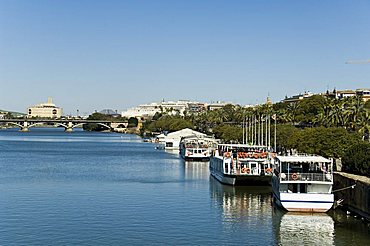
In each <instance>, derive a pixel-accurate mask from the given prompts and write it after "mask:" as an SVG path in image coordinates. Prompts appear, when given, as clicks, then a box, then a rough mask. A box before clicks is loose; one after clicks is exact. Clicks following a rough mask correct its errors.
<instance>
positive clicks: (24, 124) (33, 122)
mask: <svg viewBox="0 0 370 246" xmlns="http://www.w3.org/2000/svg"><path fill="white" fill-rule="evenodd" d="M0 123H7V124H10V125H13V126H17V127H19V128H20V129H21V131H23V132H27V131H29V128H31V127H34V126H39V125H45V124H51V125H54V126H60V127H64V128H65V131H66V132H72V131H73V128H75V127H81V126H82V125H84V124H89V123H94V124H98V125H102V126H104V127H106V128H107V130H110V131H112V130H114V129H115V128H125V127H127V125H128V123H127V122H111V121H106V120H82V119H30V118H27V119H0Z"/></svg>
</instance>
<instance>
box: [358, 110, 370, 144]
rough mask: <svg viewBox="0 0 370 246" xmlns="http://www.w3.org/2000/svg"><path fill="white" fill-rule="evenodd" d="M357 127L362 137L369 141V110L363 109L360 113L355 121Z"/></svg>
mask: <svg viewBox="0 0 370 246" xmlns="http://www.w3.org/2000/svg"><path fill="white" fill-rule="evenodd" d="M357 128H358V131H359V133H361V135H362V139H363V140H365V139H366V138H367V139H368V140H369V142H370V136H369V134H370V112H369V111H367V110H366V111H364V112H363V113H362V114H361V117H360V118H359V121H358V123H357Z"/></svg>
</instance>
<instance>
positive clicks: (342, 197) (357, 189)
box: [333, 172, 370, 221]
mask: <svg viewBox="0 0 370 246" xmlns="http://www.w3.org/2000/svg"><path fill="white" fill-rule="evenodd" d="M352 187H353V188H352ZM333 188H334V197H335V200H336V201H342V202H341V205H342V207H343V208H344V209H346V210H348V211H350V212H353V213H356V214H358V215H360V216H361V217H363V218H365V219H366V220H368V221H370V178H368V177H365V176H359V175H354V174H349V173H344V172H335V173H334V186H333Z"/></svg>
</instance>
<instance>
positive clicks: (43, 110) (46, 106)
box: [27, 97, 62, 118]
mask: <svg viewBox="0 0 370 246" xmlns="http://www.w3.org/2000/svg"><path fill="white" fill-rule="evenodd" d="M61 116H62V108H59V107H57V106H55V104H54V103H53V100H52V98H51V97H49V98H48V102H47V103H40V104H37V105H35V106H31V107H29V108H28V109H27V117H29V118H30V117H41V118H60V117H61Z"/></svg>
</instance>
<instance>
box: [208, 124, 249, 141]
mask: <svg viewBox="0 0 370 246" xmlns="http://www.w3.org/2000/svg"><path fill="white" fill-rule="evenodd" d="M213 133H214V134H215V136H216V138H220V139H223V140H224V141H225V142H227V143H231V142H233V143H236V142H237V143H240V142H241V141H242V137H243V130H242V128H240V127H238V126H232V125H228V124H224V125H219V126H216V127H215V128H213Z"/></svg>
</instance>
